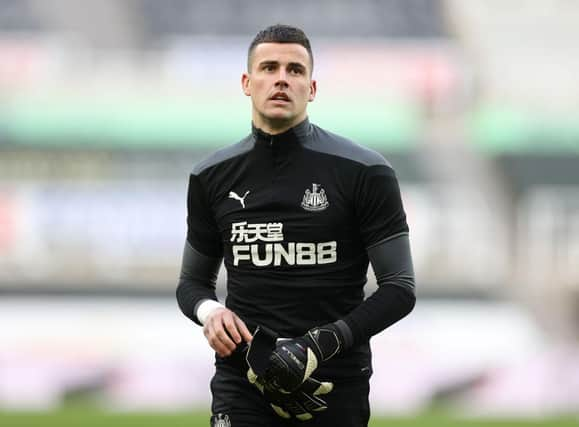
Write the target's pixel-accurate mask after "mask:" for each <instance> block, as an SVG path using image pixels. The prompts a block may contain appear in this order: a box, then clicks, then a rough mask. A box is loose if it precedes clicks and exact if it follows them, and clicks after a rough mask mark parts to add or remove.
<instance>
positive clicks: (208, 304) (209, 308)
mask: <svg viewBox="0 0 579 427" xmlns="http://www.w3.org/2000/svg"><path fill="white" fill-rule="evenodd" d="M218 308H225V306H224V305H223V304H221V303H220V302H219V301H215V300H212V299H206V300H203V301H201V302H200V303H199V305H198V306H197V308H196V310H195V315H196V316H197V319H199V322H201V324H202V325H205V321H206V320H207V317H209V315H210V314H211V313H212V312H213V311H214V310H216V309H218Z"/></svg>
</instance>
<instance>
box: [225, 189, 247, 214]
mask: <svg viewBox="0 0 579 427" xmlns="http://www.w3.org/2000/svg"><path fill="white" fill-rule="evenodd" d="M248 194H249V190H247V191H246V192H245V194H244V195H243V197H240V196H239V195H238V194H237V193H236V192H235V191H230V192H229V198H230V199H233V200H237V201H238V202H239V203H241V207H242V208H243V209H245V198H246V197H247V195H248Z"/></svg>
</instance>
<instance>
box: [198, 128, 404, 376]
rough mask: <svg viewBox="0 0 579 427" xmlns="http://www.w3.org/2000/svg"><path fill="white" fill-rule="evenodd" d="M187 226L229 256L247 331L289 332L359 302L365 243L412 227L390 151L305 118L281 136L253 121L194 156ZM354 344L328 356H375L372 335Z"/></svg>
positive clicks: (230, 301)
mask: <svg viewBox="0 0 579 427" xmlns="http://www.w3.org/2000/svg"><path fill="white" fill-rule="evenodd" d="M187 225H188V232H187V242H188V244H189V245H190V246H191V247H192V249H193V250H194V251H196V252H198V253H200V254H202V255H204V256H205V257H209V258H216V259H220V258H221V257H223V259H224V263H225V267H226V269H227V293H228V295H227V300H226V306H227V307H228V308H229V309H231V310H232V311H234V312H235V313H236V314H237V315H238V316H239V317H240V318H241V319H242V320H244V321H245V322H246V323H247V325H248V327H249V328H250V330H253V328H254V327H255V326H256V325H264V326H267V327H269V328H270V329H273V330H275V331H277V332H278V333H279V334H280V335H281V336H286V337H294V336H298V335H302V334H303V333H305V332H306V331H307V330H308V329H310V328H312V327H314V326H319V325H323V324H326V323H329V322H333V321H335V320H337V319H341V318H344V317H345V316H346V315H348V314H349V313H350V312H352V311H353V310H354V309H355V308H356V307H357V306H359V305H360V303H361V302H362V301H363V299H364V292H363V286H364V284H365V283H366V273H367V269H368V262H369V261H368V254H367V251H368V249H370V248H372V247H374V246H376V245H379V244H380V243H381V242H384V241H387V240H389V239H392V238H394V237H395V236H397V235H401V234H407V233H408V225H407V223H406V215H405V213H404V210H403V207H402V202H401V198H400V190H399V186H398V182H397V179H396V176H395V173H394V171H393V169H392V167H391V166H390V165H389V164H388V162H387V161H386V160H385V159H384V158H383V157H382V156H381V155H380V154H378V153H376V152H374V151H372V150H369V149H367V148H364V147H361V146H359V145H357V144H355V143H353V142H351V141H349V140H347V139H345V138H342V137H340V136H337V135H335V134H332V133H330V132H327V131H325V130H323V129H321V128H319V127H318V126H315V125H313V124H311V123H310V122H309V121H308V120H307V119H306V120H304V121H303V122H301V123H300V124H298V125H297V126H295V127H294V128H292V129H290V130H288V131H286V132H284V133H282V134H279V135H273V136H272V135H269V134H266V133H264V132H262V131H261V130H259V129H256V128H253V131H252V133H251V135H249V136H247V137H246V138H245V139H243V140H242V141H240V142H239V143H237V144H235V145H233V146H230V147H227V148H225V149H223V150H220V151H218V152H216V153H214V154H213V155H211V156H210V157H209V158H207V159H205V160H204V161H202V162H200V163H199V164H198V165H196V166H195V168H194V170H193V172H192V173H191V175H190V181H189V190H188V217H187ZM194 287H195V289H192V290H190V292H188V298H190V301H189V303H190V306H192V307H195V306H196V305H197V303H198V302H200V301H202V300H204V299H207V298H210V299H216V298H215V290H214V283H209V281H206V283H201V282H200V281H197V282H196V283H195V285H194ZM189 316H190V317H191V318H192V319H193V320H195V321H198V320H197V319H196V317H195V315H194V313H189ZM351 350H352V351H349V352H348V353H347V356H343V357H342V356H338V357H337V358H336V360H334V359H332V360H330V361H328V362H327V363H328V367H331V366H334V367H336V368H338V367H340V366H341V367H347V366H352V365H355V366H357V367H361V368H363V367H364V366H366V367H369V347H368V343H367V342H364V343H362V344H361V345H358V346H357V347H355V348H353V349H351ZM355 354H358V355H359V357H356V356H354V355H355ZM342 359H348V360H349V362H346V360H342Z"/></svg>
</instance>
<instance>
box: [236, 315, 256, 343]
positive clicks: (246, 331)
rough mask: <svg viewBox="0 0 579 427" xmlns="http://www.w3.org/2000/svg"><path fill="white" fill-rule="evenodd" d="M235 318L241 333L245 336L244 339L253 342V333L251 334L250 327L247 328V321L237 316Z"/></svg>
mask: <svg viewBox="0 0 579 427" xmlns="http://www.w3.org/2000/svg"><path fill="white" fill-rule="evenodd" d="M234 320H235V323H236V325H237V329H238V330H239V332H240V333H241V338H243V341H245V342H251V340H252V339H253V335H252V334H251V332H249V329H248V328H247V325H246V324H245V322H244V321H243V320H241V319H240V318H239V317H237V316H235V318H234Z"/></svg>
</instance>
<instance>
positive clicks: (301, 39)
mask: <svg viewBox="0 0 579 427" xmlns="http://www.w3.org/2000/svg"><path fill="white" fill-rule="evenodd" d="M261 43H296V44H300V45H302V46H303V47H305V48H306V50H307V51H308V54H309V55H310V65H311V66H312V70H313V69H314V55H313V53H312V46H311V45H310V41H309V39H308V36H306V33H304V32H303V30H301V29H299V28H297V27H292V26H291V25H283V24H275V25H270V26H269V27H267V28H265V29H264V30H261V31H260V32H259V33H257V35H256V36H255V37H254V39H253V41H252V42H251V44H250V45H249V49H248V50H247V70H248V71H249V70H251V54H252V53H253V50H254V49H255V47H256V46H257V45H258V44H261Z"/></svg>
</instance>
